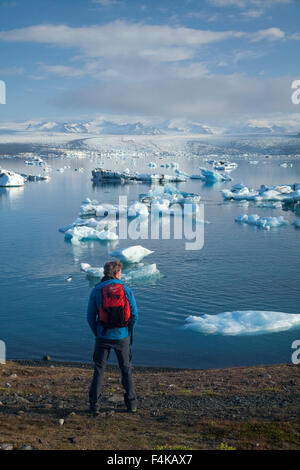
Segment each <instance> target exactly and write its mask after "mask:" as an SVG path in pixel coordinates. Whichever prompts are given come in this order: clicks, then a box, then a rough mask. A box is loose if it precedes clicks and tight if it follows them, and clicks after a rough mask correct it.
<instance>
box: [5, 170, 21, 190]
mask: <svg viewBox="0 0 300 470" xmlns="http://www.w3.org/2000/svg"><path fill="white" fill-rule="evenodd" d="M24 183H25V179H24V178H23V176H21V175H19V174H18V173H14V172H13V171H8V170H1V169H0V187H6V188H8V187H14V186H15V187H16V186H24Z"/></svg>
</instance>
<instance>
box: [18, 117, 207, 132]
mask: <svg viewBox="0 0 300 470" xmlns="http://www.w3.org/2000/svg"><path fill="white" fill-rule="evenodd" d="M26 131H29V132H63V133H74V134H104V135H105V134H113V135H162V134H204V135H213V134H215V133H216V130H215V129H214V128H212V127H209V126H207V125H205V124H201V123H198V122H176V121H163V122H162V123H160V124H158V125H156V126H153V125H151V124H143V123H142V122H140V121H137V122H133V123H118V122H113V121H106V120H92V121H86V122H55V121H43V122H33V123H30V124H29V125H28V126H27V127H26Z"/></svg>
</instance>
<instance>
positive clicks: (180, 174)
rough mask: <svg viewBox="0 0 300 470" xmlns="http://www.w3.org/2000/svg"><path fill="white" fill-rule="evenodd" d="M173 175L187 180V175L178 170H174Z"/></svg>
mask: <svg viewBox="0 0 300 470" xmlns="http://www.w3.org/2000/svg"><path fill="white" fill-rule="evenodd" d="M175 173H176V175H177V176H179V177H182V178H189V175H188V174H187V173H185V172H184V171H181V170H178V169H177V168H176V169H175Z"/></svg>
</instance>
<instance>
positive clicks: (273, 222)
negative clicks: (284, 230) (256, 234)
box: [235, 214, 289, 230]
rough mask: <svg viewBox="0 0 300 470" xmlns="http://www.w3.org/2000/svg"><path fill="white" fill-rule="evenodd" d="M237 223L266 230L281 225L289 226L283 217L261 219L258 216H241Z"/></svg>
mask: <svg viewBox="0 0 300 470" xmlns="http://www.w3.org/2000/svg"><path fill="white" fill-rule="evenodd" d="M235 221H236V222H241V223H246V224H249V225H257V226H258V227H261V228H263V229H266V230H270V229H271V228H274V227H280V226H281V225H288V223H289V222H288V221H287V220H285V219H284V218H283V217H282V216H279V217H260V216H259V215H257V214H251V215H248V214H239V215H238V216H237V217H236V218H235Z"/></svg>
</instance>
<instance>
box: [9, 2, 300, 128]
mask: <svg viewBox="0 0 300 470" xmlns="http://www.w3.org/2000/svg"><path fill="white" fill-rule="evenodd" d="M299 19H300V0H202V1H200V0H159V1H158V0H151V1H150V0H147V1H143V0H135V1H134V0H72V1H70V0H16V1H9V0H7V1H1V0H0V80H2V81H4V82H5V84H6V90H7V96H6V104H5V105H2V104H1V105H0V121H1V122H6V121H23V120H56V121H65V120H69V121H71V120H77V121H78V120H89V119H94V118H97V117H100V116H102V117H104V116H105V117H107V118H111V119H115V120H119V121H120V122H125V121H127V122H128V121H130V120H136V119H139V120H142V121H143V120H144V121H145V122H152V123H154V122H156V121H160V120H176V119H177V120H178V119H179V120H180V119H182V120H190V121H196V122H202V123H204V124H209V125H216V126H224V125H226V126H228V125H244V124H245V123H249V122H260V123H262V125H263V123H265V122H274V123H276V124H277V125H287V126H291V127H292V128H295V129H296V128H297V126H298V129H299V130H300V117H299V113H300V104H299V105H296V104H293V103H292V101H291V95H292V90H291V84H292V82H293V81H294V80H297V79H298V80H299V79H300V70H299V49H300V21H299Z"/></svg>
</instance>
